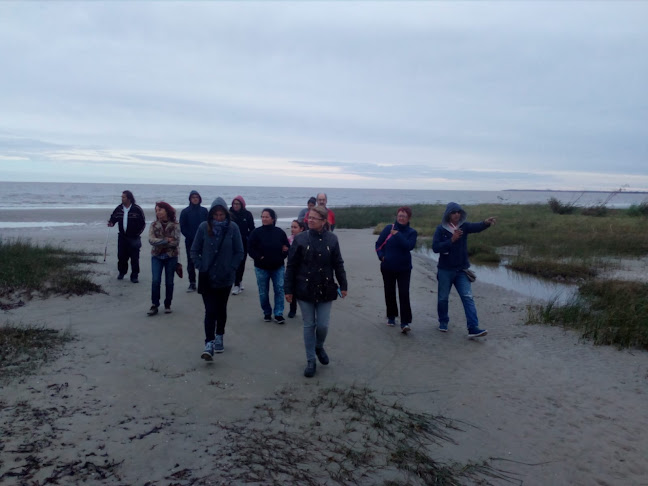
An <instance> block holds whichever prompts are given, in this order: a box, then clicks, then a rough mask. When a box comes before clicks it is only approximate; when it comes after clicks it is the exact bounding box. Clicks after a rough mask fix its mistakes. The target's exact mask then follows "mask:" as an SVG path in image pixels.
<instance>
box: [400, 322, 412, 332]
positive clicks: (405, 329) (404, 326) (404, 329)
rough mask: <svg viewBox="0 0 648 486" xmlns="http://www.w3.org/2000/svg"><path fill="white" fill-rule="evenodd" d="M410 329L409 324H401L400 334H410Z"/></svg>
mask: <svg viewBox="0 0 648 486" xmlns="http://www.w3.org/2000/svg"><path fill="white" fill-rule="evenodd" d="M411 330H412V329H411V328H410V327H409V324H401V332H402V333H403V334H407V333H408V332H410V331H411Z"/></svg>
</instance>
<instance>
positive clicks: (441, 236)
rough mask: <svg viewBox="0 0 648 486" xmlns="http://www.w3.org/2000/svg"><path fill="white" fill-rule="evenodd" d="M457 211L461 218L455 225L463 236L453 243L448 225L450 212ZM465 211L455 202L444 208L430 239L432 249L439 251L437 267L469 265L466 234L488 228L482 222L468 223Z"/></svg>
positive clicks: (459, 268)
mask: <svg viewBox="0 0 648 486" xmlns="http://www.w3.org/2000/svg"><path fill="white" fill-rule="evenodd" d="M453 211H459V212H460V214H461V218H460V219H459V223H458V224H457V227H458V228H459V229H460V230H461V231H463V236H462V237H461V238H459V239H458V240H457V241H455V242H454V243H453V242H452V235H453V234H454V230H453V229H452V227H451V226H450V222H449V218H450V213H452V212H453ZM466 217H467V214H466V211H464V210H463V209H462V208H461V206H459V204H457V203H455V202H451V203H448V205H447V206H446V210H445V212H444V213H443V218H442V219H441V224H440V225H439V226H437V229H436V231H435V232H434V238H433V239H432V251H434V253H440V255H439V263H438V265H437V267H438V268H442V269H444V270H464V269H466V268H469V267H470V262H469V261H468V234H469V233H479V232H481V231H484V230H485V229H486V228H488V226H489V225H488V224H486V223H484V222H483V221H482V222H481V223H468V222H466Z"/></svg>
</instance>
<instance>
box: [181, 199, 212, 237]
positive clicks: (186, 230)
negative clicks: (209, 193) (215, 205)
mask: <svg viewBox="0 0 648 486" xmlns="http://www.w3.org/2000/svg"><path fill="white" fill-rule="evenodd" d="M194 194H196V195H197V196H198V197H199V198H200V201H199V202H198V204H191V196H193V195H194ZM201 203H202V197H201V196H200V193H199V192H198V191H191V192H190V193H189V206H187V207H186V208H184V209H183V210H182V212H181V213H180V231H181V232H182V235H183V236H184V237H185V241H186V243H187V244H188V245H191V242H193V240H194V237H195V236H196V231H198V226H200V223H202V222H203V221H207V215H208V214H209V211H207V208H204V207H202V206H201Z"/></svg>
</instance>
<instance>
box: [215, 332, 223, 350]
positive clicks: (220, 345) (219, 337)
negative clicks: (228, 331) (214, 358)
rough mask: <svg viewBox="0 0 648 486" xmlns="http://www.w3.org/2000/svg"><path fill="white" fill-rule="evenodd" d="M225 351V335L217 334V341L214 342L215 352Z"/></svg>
mask: <svg viewBox="0 0 648 486" xmlns="http://www.w3.org/2000/svg"><path fill="white" fill-rule="evenodd" d="M223 351H225V346H223V335H222V334H216V340H214V352H215V353H222V352H223Z"/></svg>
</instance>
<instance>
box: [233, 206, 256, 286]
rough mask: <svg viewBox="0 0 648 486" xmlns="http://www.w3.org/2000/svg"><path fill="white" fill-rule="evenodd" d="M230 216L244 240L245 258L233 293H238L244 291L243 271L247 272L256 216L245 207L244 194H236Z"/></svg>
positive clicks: (237, 275)
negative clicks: (249, 242)
mask: <svg viewBox="0 0 648 486" xmlns="http://www.w3.org/2000/svg"><path fill="white" fill-rule="evenodd" d="M230 216H231V217H232V221H234V222H235V223H236V224H237V225H238V227H239V230H240V231H241V239H242V240H243V252H244V253H243V260H242V261H241V264H240V265H239V267H238V269H237V270H236V278H235V279H234V288H233V289H232V295H238V294H240V293H241V292H242V291H243V272H245V260H246V258H247V251H248V250H247V248H248V238H249V237H250V233H252V231H254V217H253V216H252V213H251V212H250V211H248V210H247V209H245V199H243V196H236V197H235V198H234V199H233V200H232V206H231V207H230Z"/></svg>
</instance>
